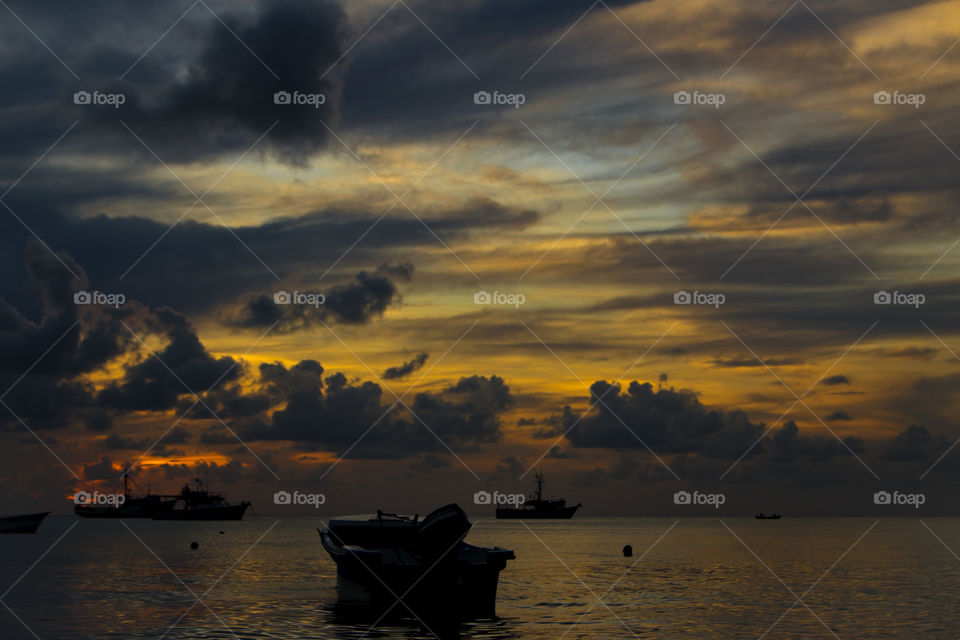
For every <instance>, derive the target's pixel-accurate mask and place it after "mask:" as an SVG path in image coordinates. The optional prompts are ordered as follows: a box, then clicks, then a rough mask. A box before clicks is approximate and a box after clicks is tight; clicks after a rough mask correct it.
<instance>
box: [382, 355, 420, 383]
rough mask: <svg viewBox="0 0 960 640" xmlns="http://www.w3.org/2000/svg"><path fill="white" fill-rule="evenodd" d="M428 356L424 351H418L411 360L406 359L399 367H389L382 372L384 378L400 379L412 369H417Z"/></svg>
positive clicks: (411, 371)
mask: <svg viewBox="0 0 960 640" xmlns="http://www.w3.org/2000/svg"><path fill="white" fill-rule="evenodd" d="M428 357H429V355H428V354H426V353H418V354H417V355H416V356H414V357H413V358H412V359H411V360H407V361H406V362H404V363H403V364H402V365H400V366H399V367H390V368H388V369H387V370H386V371H384V372H383V379H384V380H400V379H401V378H405V377H407V376H408V375H410V374H411V373H413V372H414V371H419V370H420V368H421V367H423V365H424V363H425V362H426V361H427V358H428Z"/></svg>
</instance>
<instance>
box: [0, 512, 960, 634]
mask: <svg viewBox="0 0 960 640" xmlns="http://www.w3.org/2000/svg"><path fill="white" fill-rule="evenodd" d="M74 522H75V521H74V519H73V517H72V516H59V517H58V516H54V517H52V518H50V519H48V521H47V523H45V524H44V526H43V528H42V529H41V532H40V533H38V534H36V535H34V536H3V537H2V538H0V560H2V564H0V593H2V591H6V590H8V588H9V592H8V593H7V594H6V596H4V597H3V602H5V603H6V604H7V605H8V606H9V607H10V609H12V613H11V612H10V611H7V610H6V609H4V608H2V607H0V637H2V638H3V639H4V640H7V639H8V638H9V639H11V640H19V639H20V638H23V639H33V638H35V636H34V635H33V633H31V631H29V630H27V628H25V627H24V626H23V624H21V622H19V621H18V620H17V618H18V617H19V618H20V619H21V620H22V621H23V623H24V624H26V625H27V626H29V628H30V629H31V630H32V632H35V633H36V636H38V637H40V638H43V639H44V640H47V639H48V638H64V639H69V640H73V639H80V638H83V639H91V640H93V639H96V640H103V639H107V638H111V639H112V638H124V639H138V638H158V637H160V636H162V635H163V634H164V633H166V636H165V637H166V638H172V639H187V638H190V639H195V638H201V639H206V638H210V639H212V638H240V639H242V640H248V639H260V638H281V639H290V640H293V639H296V640H314V639H331V638H354V639H357V638H411V639H415V640H420V639H426V638H434V637H440V638H442V639H444V640H446V639H447V638H463V639H471V640H479V639H488V638H489V639H507V638H559V637H561V636H563V635H564V634H565V633H566V634H567V635H566V637H567V638H604V639H606V638H617V637H633V636H634V635H636V636H637V637H640V638H665V637H670V638H674V637H685V638H718V637H722V638H728V637H759V636H761V635H762V634H763V633H764V632H765V631H766V630H767V629H768V628H769V627H770V626H771V625H774V624H775V623H776V626H775V628H774V630H773V631H772V632H771V633H770V634H769V635H768V636H767V637H770V638H823V637H830V636H831V631H832V633H835V634H836V635H837V636H839V637H841V638H844V639H846V638H864V637H869V638H916V637H924V638H935V639H936V638H952V637H955V635H956V629H958V628H960V601H958V599H957V598H955V597H954V594H955V593H957V591H958V587H960V562H958V561H957V560H956V558H954V557H953V556H952V555H951V553H950V552H949V551H948V550H947V549H945V548H944V547H943V546H941V544H940V543H939V542H938V541H937V540H936V538H934V537H933V536H932V535H931V534H930V533H929V532H928V531H927V530H926V529H925V528H924V526H923V525H922V524H921V523H920V522H919V520H911V519H889V520H882V521H881V522H880V523H879V524H878V525H877V526H876V528H875V529H873V530H872V531H871V532H870V533H869V534H868V535H867V536H866V537H865V538H864V539H863V540H862V541H861V542H860V543H859V544H858V545H856V546H855V547H854V548H853V549H852V550H850V552H849V553H848V554H847V555H846V556H844V557H843V559H842V560H841V561H840V562H839V563H837V564H836V567H835V568H833V569H832V570H830V571H829V573H826V575H825V572H827V571H828V569H830V567H831V565H833V564H834V563H835V562H836V561H837V560H838V558H840V557H841V556H842V555H843V554H844V552H845V551H846V550H847V549H848V548H849V547H850V546H851V545H852V544H853V543H854V542H855V541H856V540H857V538H859V537H860V536H861V534H863V533H864V532H865V531H866V530H867V529H868V528H869V527H870V525H871V524H872V523H873V521H872V520H864V519H857V518H846V519H815V518H810V519H793V520H791V519H784V520H781V521H775V522H765V521H755V520H753V519H749V520H747V519H730V520H727V521H725V522H726V524H727V525H729V526H730V528H731V529H732V530H733V531H734V532H736V534H737V535H738V536H739V537H740V538H741V539H742V541H743V544H742V543H741V542H740V541H739V540H738V539H737V538H736V537H734V536H733V535H732V534H731V533H730V532H729V531H728V530H727V529H726V528H725V527H724V526H723V524H722V523H721V522H720V521H719V520H714V519H683V520H680V522H679V524H678V525H677V526H676V528H675V529H674V530H673V531H671V532H670V533H669V534H668V535H667V536H666V537H664V538H663V540H662V541H661V542H660V543H659V544H658V545H657V546H656V547H655V548H654V549H653V550H652V551H651V552H650V553H649V554H648V555H646V557H642V556H643V554H644V552H645V551H646V550H647V548H648V547H649V546H650V545H651V544H653V543H654V542H655V541H656V540H657V538H659V537H660V536H661V534H663V533H664V532H665V531H666V530H667V529H668V528H669V527H670V525H671V524H673V521H671V520H667V519H661V518H650V519H641V518H632V519H631V518H623V519H614V518H581V519H577V520H574V521H570V522H540V523H529V525H530V527H531V529H532V530H533V532H534V533H535V534H536V536H534V535H533V534H532V533H531V532H530V531H528V530H527V529H526V528H525V527H524V525H523V524H522V523H520V522H510V521H500V522H498V521H495V520H492V519H491V520H483V519H481V520H479V521H478V522H477V523H476V524H475V527H474V531H473V532H472V533H471V534H470V537H469V539H470V540H471V541H472V542H475V543H477V544H483V545H492V544H496V545H499V546H504V547H508V548H512V549H514V550H515V551H516V554H517V560H515V561H512V562H511V563H509V565H508V566H507V568H506V569H505V570H504V571H503V573H502V574H501V583H500V591H499V595H498V605H497V614H498V617H497V618H495V619H487V620H471V621H465V622H454V621H445V620H442V619H436V617H423V619H422V620H418V619H416V618H414V617H413V616H410V615H404V613H405V612H404V611H403V610H402V609H401V608H400V607H397V608H396V609H395V610H393V611H392V612H390V613H389V615H387V616H385V617H382V618H381V616H380V614H381V613H383V612H376V611H370V610H368V609H363V608H358V607H348V606H343V605H342V604H338V603H337V599H336V591H335V588H334V587H335V569H334V566H333V563H332V562H331V561H330V560H329V558H328V557H327V556H326V554H325V553H324V552H323V549H322V548H321V546H320V542H319V539H318V538H317V534H316V527H317V525H318V522H317V520H316V519H314V518H283V519H280V521H279V524H277V525H276V527H274V528H273V529H272V530H270V531H269V533H268V534H267V535H266V536H265V537H264V538H263V540H262V541H261V542H260V543H259V544H255V543H256V541H257V540H258V538H260V536H261V535H263V534H264V532H266V531H267V530H268V529H270V527H271V525H272V524H273V523H274V522H275V521H274V520H272V519H268V518H250V519H248V520H246V521H244V522H236V523H234V522H219V523H200V522H197V523H180V522H152V521H136V520H127V521H124V522H119V521H96V520H83V521H80V522H79V523H78V524H77V525H76V526H75V528H74V529H72V530H71V531H70V532H69V533H68V534H67V535H66V536H65V537H64V538H63V539H62V540H61V541H60V542H59V543H58V544H57V545H56V546H54V547H53V548H52V550H50V551H49V554H48V555H46V556H45V557H43V559H42V560H41V561H40V562H39V563H38V564H37V565H36V567H35V568H33V569H32V570H30V571H29V572H28V573H26V575H25V576H23V574H24V572H26V571H27V570H28V569H29V568H30V566H31V565H32V564H33V563H34V562H35V561H36V560H37V559H38V558H40V557H41V556H42V555H43V554H44V553H45V552H46V551H47V550H48V549H50V546H51V545H53V544H54V542H55V541H56V540H57V538H58V537H59V536H60V535H61V534H62V533H63V532H64V531H66V530H67V529H68V528H69V527H70V526H71V525H72V524H74ZM125 524H126V525H128V526H129V527H130V529H131V530H132V531H133V533H131V531H129V530H127V529H126V527H125V526H124V525H125ZM927 524H928V525H929V526H930V527H931V528H932V529H933V530H934V531H935V532H936V533H937V535H938V536H940V537H941V538H942V539H943V541H944V542H946V543H947V544H948V545H950V546H951V547H953V548H954V549H960V520H958V519H933V520H930V521H928V522H927ZM221 531H222V532H223V533H221ZM134 533H135V534H136V535H134ZM138 538H139V539H138ZM141 541H142V542H141ZM194 541H196V542H197V543H198V549H196V550H191V549H190V543H191V542H194ZM624 544H631V545H633V548H634V552H635V557H633V558H624V557H623V556H622V554H621V549H622V547H623V545H624ZM744 544H745V545H747V547H749V549H748V548H747V547H745V546H744ZM145 545H146V546H145ZM148 547H149V549H148ZM251 547H252V548H251ZM154 553H155V554H156V555H154ZM754 553H755V554H756V556H757V557H754V555H753V554H754ZM554 554H555V555H554ZM758 558H760V559H762V561H763V563H766V565H767V566H768V567H769V570H768V569H767V568H766V567H765V566H764V564H762V563H761V562H760V561H759V560H758ZM238 560H239V561H238ZM771 571H772V572H773V573H775V574H776V576H774V575H773V574H772V573H771ZM21 576H23V577H22V579H20V578H21ZM778 577H779V578H780V579H782V580H783V582H784V583H785V584H786V586H785V585H784V584H781V582H779V580H778ZM18 580H19V581H18ZM11 586H12V588H10V587H11ZM788 587H789V589H791V590H793V593H795V594H796V595H797V596H799V595H801V594H803V593H804V592H806V591H807V590H808V589H810V588H811V587H813V588H812V589H810V592H809V594H808V595H806V596H805V597H804V598H803V602H802V603H796V598H795V596H794V595H792V594H791V592H790V591H789V590H788ZM201 597H202V600H201V601H199V602H198V598H201ZM791 607H792V608H791ZM808 607H809V608H808ZM418 613H419V612H418ZM778 619H779V622H777V621H778ZM374 624H375V626H374V627H373V628H371V625H374ZM171 625H173V626H172V628H171ZM825 626H827V627H829V628H830V630H831V631H828V630H827V629H826V628H825Z"/></svg>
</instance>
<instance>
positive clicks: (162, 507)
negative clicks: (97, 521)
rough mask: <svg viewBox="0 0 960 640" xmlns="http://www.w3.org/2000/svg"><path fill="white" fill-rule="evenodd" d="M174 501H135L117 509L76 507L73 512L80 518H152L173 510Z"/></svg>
mask: <svg viewBox="0 0 960 640" xmlns="http://www.w3.org/2000/svg"><path fill="white" fill-rule="evenodd" d="M175 504H176V500H150V501H137V502H134V503H132V504H124V505H122V506H119V507H97V506H86V505H79V504H78V505H77V506H75V507H74V508H73V512H74V513H76V514H77V515H78V516H80V517H81V518H152V517H153V516H155V515H156V514H158V513H167V512H169V511H172V510H173V506H174V505H175Z"/></svg>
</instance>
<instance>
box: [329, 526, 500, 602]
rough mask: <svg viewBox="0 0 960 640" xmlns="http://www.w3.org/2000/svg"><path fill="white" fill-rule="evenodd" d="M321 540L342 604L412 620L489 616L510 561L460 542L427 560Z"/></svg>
mask: <svg viewBox="0 0 960 640" xmlns="http://www.w3.org/2000/svg"><path fill="white" fill-rule="evenodd" d="M321 538H322V540H323V545H324V548H325V549H326V550H327V552H328V553H329V554H330V557H331V558H332V559H333V561H334V562H335V563H336V565H337V592H338V595H339V598H340V601H341V603H342V604H352V605H363V606H369V607H373V608H375V609H386V610H389V609H393V610H394V611H395V613H397V614H400V615H407V614H411V613H412V614H413V615H414V616H415V617H434V616H437V615H445V616H460V617H492V616H494V615H495V611H496V598H497V587H498V585H499V579H500V571H501V570H503V569H504V568H505V567H506V565H507V561H508V560H511V559H513V558H514V554H513V552H512V551H510V550H507V549H500V548H498V547H493V548H484V547H476V546H474V545H471V544H468V543H465V542H459V543H457V545H456V547H455V548H454V549H453V550H452V551H451V552H450V553H448V554H447V555H446V556H445V557H443V558H441V559H433V558H422V557H418V556H416V555H413V554H411V553H409V552H407V551H405V550H403V549H392V548H391V549H365V548H362V547H353V546H342V545H339V544H338V543H337V542H336V541H334V540H333V539H332V538H331V537H330V535H329V533H322V534H321ZM398 599H399V600H401V601H402V602H400V601H398Z"/></svg>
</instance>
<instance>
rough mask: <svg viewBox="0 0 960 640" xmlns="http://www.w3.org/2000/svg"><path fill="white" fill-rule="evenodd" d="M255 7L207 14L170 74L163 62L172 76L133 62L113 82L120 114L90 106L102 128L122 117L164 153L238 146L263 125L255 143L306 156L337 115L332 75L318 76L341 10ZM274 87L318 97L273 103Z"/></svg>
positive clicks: (339, 30)
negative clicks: (196, 44) (121, 99)
mask: <svg viewBox="0 0 960 640" xmlns="http://www.w3.org/2000/svg"><path fill="white" fill-rule="evenodd" d="M260 7H261V8H262V11H261V13H260V14H259V15H257V16H256V17H253V18H249V17H241V16H240V15H238V14H225V15H224V16H223V17H222V19H223V22H224V23H225V24H221V23H220V21H219V20H216V19H212V16H211V20H210V21H209V22H208V23H207V27H206V29H205V31H206V33H204V34H202V35H200V36H199V39H200V41H202V42H203V43H204V44H203V47H202V49H201V50H200V51H199V53H198V54H196V57H194V58H193V59H189V60H176V64H177V66H179V67H180V69H181V71H180V72H179V73H173V71H174V70H173V69H166V71H169V72H171V73H169V74H168V75H167V76H166V77H168V78H177V81H176V82H175V83H173V84H165V83H163V82H162V81H160V79H159V78H158V77H157V76H158V75H159V73H157V71H159V70H154V71H153V72H152V73H149V72H150V71H151V70H149V69H134V71H133V72H132V74H131V76H130V78H129V81H130V82H129V84H122V85H118V86H117V89H118V90H122V91H123V92H124V93H125V94H127V95H128V102H127V104H125V105H124V106H123V109H122V112H123V113H122V116H121V115H120V114H119V113H118V114H108V113H107V112H106V111H102V110H101V111H96V112H95V113H97V114H100V113H103V114H105V115H103V116H101V118H100V122H101V124H102V125H103V127H104V129H107V127H108V126H111V125H112V126H114V127H115V125H116V124H117V123H116V122H115V119H117V118H120V117H122V118H123V119H124V121H125V122H126V123H127V124H129V125H130V127H131V128H132V129H133V130H134V131H136V132H137V135H139V136H140V137H142V138H143V139H144V140H145V141H146V142H147V144H149V145H150V146H151V147H152V148H154V149H156V150H157V152H158V153H159V155H160V156H161V157H166V158H167V159H168V161H169V160H175V161H196V160H200V159H205V158H210V157H211V156H218V155H222V154H225V153H227V152H231V153H237V154H239V153H242V152H243V151H244V150H246V149H247V148H248V147H249V146H250V145H251V144H252V143H253V142H254V141H255V140H257V138H259V137H260V136H263V135H264V134H265V133H266V132H267V130H268V129H269V130H270V132H269V134H268V135H266V136H264V139H263V141H262V142H261V144H262V145H263V146H264V147H265V148H268V149H270V150H271V151H272V153H273V155H274V156H276V157H277V158H278V159H279V160H281V161H282V162H285V163H288V164H290V165H294V166H301V165H305V164H307V163H308V161H309V160H310V158H311V157H312V156H313V155H315V154H316V153H317V152H318V151H320V150H321V149H323V148H324V146H325V145H326V143H327V140H328V138H329V130H328V129H327V126H325V125H336V124H337V121H338V120H339V109H338V105H339V102H340V100H339V98H340V83H339V80H338V77H339V76H338V75H337V74H331V75H328V76H325V77H323V78H321V76H323V74H324V72H325V71H326V70H327V68H328V67H330V65H332V64H333V63H334V62H335V61H336V60H337V59H338V58H340V56H341V55H342V54H343V41H344V36H345V28H346V25H345V14H344V12H343V9H342V7H341V6H340V5H339V4H338V3H335V2H330V1H327V0H309V1H297V2H293V1H290V0H284V1H279V2H269V3H262V4H261V5H260ZM166 62H167V63H168V64H169V63H170V62H173V61H171V60H169V59H168V60H166ZM145 75H146V76H148V78H147V79H148V80H149V82H147V83H145V82H143V81H144V76H145ZM277 92H287V93H288V94H291V96H292V95H293V94H294V92H296V93H297V94H304V95H306V94H311V95H313V94H318V95H322V96H323V98H324V99H323V102H322V104H319V99H318V100H317V103H318V104H295V103H294V100H293V98H291V101H290V103H287V104H276V103H275V101H274V95H275V94H276V93H277ZM79 108H83V107H79ZM88 111H89V109H88ZM117 111H119V110H117ZM271 127H272V128H271ZM124 133H125V132H124Z"/></svg>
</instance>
